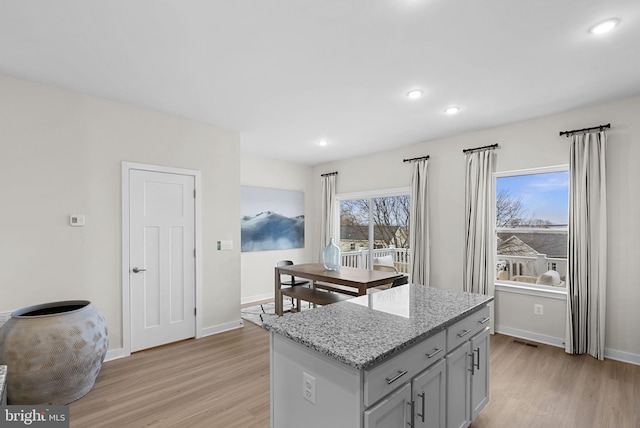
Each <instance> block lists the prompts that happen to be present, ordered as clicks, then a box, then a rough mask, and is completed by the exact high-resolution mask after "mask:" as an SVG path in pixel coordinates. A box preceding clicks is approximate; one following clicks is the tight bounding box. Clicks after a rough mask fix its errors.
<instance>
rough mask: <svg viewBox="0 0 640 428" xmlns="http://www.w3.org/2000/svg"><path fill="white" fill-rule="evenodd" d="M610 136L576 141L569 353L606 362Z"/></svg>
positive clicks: (571, 196)
mask: <svg viewBox="0 0 640 428" xmlns="http://www.w3.org/2000/svg"><path fill="white" fill-rule="evenodd" d="M605 146H606V137H605V133H604V131H602V132H598V133H587V134H581V135H574V136H573V141H572V142H571V151H570V156H571V158H570V161H569V175H570V180H571V183H570V191H569V260H568V274H567V277H568V278H567V279H568V281H567V286H568V290H567V292H568V295H567V324H566V325H567V332H566V340H565V351H566V352H568V353H571V354H585V353H589V354H591V355H592V356H594V357H595V358H598V359H599V360H603V359H604V339H605V308H606V306H607V305H606V294H607V293H606V292H607V191H606V187H607V186H606V173H605Z"/></svg>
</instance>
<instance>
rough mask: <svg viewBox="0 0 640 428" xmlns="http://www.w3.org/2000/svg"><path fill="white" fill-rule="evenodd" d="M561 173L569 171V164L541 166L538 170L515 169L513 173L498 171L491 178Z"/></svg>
mask: <svg viewBox="0 0 640 428" xmlns="http://www.w3.org/2000/svg"><path fill="white" fill-rule="evenodd" d="M563 171H569V164H563V165H553V166H541V167H539V168H527V169H516V170H513V171H500V172H494V173H493V176H494V177H495V178H498V177H513V176H516V175H533V174H544V173H545V172H563Z"/></svg>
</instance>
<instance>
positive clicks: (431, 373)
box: [411, 358, 447, 428]
mask: <svg viewBox="0 0 640 428" xmlns="http://www.w3.org/2000/svg"><path fill="white" fill-rule="evenodd" d="M446 370H447V365H446V362H445V360H444V358H441V359H440V360H439V361H438V362H437V363H435V364H434V365H433V366H431V367H429V368H428V369H427V370H425V371H423V372H422V373H420V374H419V375H418V376H416V377H415V378H413V380H412V381H411V391H412V395H411V398H412V400H413V426H414V428H445V427H446V425H445V424H446V417H447V413H446V409H447V406H446V401H445V398H446V394H445V392H446V373H447V371H446Z"/></svg>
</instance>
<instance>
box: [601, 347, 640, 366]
mask: <svg viewBox="0 0 640 428" xmlns="http://www.w3.org/2000/svg"><path fill="white" fill-rule="evenodd" d="M604 357H605V358H608V359H610V360H616V361H621V362H623V363H629V364H634V365H636V366H640V355H637V354H632V353H631V352H624V351H617V350H615V349H610V348H604Z"/></svg>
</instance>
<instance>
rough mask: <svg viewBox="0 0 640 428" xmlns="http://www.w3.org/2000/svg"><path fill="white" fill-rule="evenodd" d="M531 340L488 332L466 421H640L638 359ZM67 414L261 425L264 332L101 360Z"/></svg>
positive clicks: (544, 427) (139, 423)
mask: <svg viewBox="0 0 640 428" xmlns="http://www.w3.org/2000/svg"><path fill="white" fill-rule="evenodd" d="M530 344H532V343H530ZM533 345H536V346H537V347H534V346H527V345H525V344H523V343H521V342H520V343H518V342H516V341H514V339H513V338H511V337H509V336H504V335H495V336H492V337H491V392H490V393H491V396H490V401H489V404H488V405H487V407H486V408H485V409H484V410H483V411H482V413H480V415H479V416H478V418H477V419H476V421H475V422H474V423H473V424H472V425H471V428H516V427H517V428H525V427H531V428H589V427H594V428H595V427H597V428H638V427H640V366H634V365H630V364H624V363H620V362H617V361H612V360H605V361H604V362H602V361H598V360H596V359H594V358H592V357H590V356H587V355H580V356H572V355H567V354H566V353H565V352H564V351H563V350H562V349H559V348H555V347H552V346H546V345H537V344H533ZM70 416H71V427H72V428H89V427H91V428H94V427H118V428H129V427H135V428H137V427H161V428H164V427H167V428H173V427H189V428H197V427H206V428H211V427H244V428H268V427H269V336H268V333H267V331H266V330H263V329H261V328H260V327H257V326H255V325H253V324H251V323H249V322H246V323H245V327H244V328H242V329H239V330H233V331H229V332H226V333H222V334H219V335H215V336H210V337H206V338H203V339H199V340H187V341H183V342H178V343H175V344H171V345H166V346H163V347H159V348H155V349H150V350H147V351H142V352H138V353H135V354H133V355H132V356H131V357H128V358H123V359H120V360H115V361H110V362H108V363H105V365H104V367H103V369H102V371H101V373H100V375H99V376H98V379H97V381H96V385H95V387H94V388H93V390H92V391H91V392H90V393H89V394H87V395H86V396H85V397H83V398H81V399H80V400H78V401H76V402H75V403H72V404H71V405H70Z"/></svg>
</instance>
